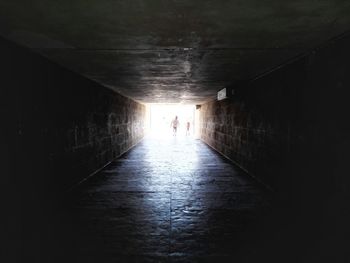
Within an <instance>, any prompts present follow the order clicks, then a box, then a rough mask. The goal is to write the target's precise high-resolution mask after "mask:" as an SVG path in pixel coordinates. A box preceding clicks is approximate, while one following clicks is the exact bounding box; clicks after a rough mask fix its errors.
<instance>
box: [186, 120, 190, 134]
mask: <svg viewBox="0 0 350 263" xmlns="http://www.w3.org/2000/svg"><path fill="white" fill-rule="evenodd" d="M190 126H191V124H190V122H189V121H188V122H187V123H186V136H187V135H190Z"/></svg>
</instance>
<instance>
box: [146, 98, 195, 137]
mask: <svg viewBox="0 0 350 263" xmlns="http://www.w3.org/2000/svg"><path fill="white" fill-rule="evenodd" d="M148 106H149V108H148V116H147V117H148V126H149V132H150V135H151V136H154V137H157V138H170V137H174V136H176V137H181V138H183V137H191V138H197V137H198V121H199V117H198V112H197V110H196V107H195V105H182V104H149V105H148ZM176 116H177V129H176V132H174V129H173V126H174V119H175V117H176ZM175 123H176V121H175Z"/></svg>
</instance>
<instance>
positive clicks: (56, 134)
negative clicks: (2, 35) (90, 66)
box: [0, 40, 145, 191]
mask: <svg viewBox="0 0 350 263" xmlns="http://www.w3.org/2000/svg"><path fill="white" fill-rule="evenodd" d="M0 53H1V60H0V67H1V71H0V74H1V82H2V87H1V92H2V95H3V96H2V99H3V104H2V105H3V106H4V107H3V110H4V112H5V116H6V117H7V121H6V122H5V123H3V126H4V127H3V128H5V127H6V130H7V131H8V137H7V140H6V141H7V142H6V144H7V145H8V147H7V156H9V154H10V153H11V155H10V156H9V157H10V160H9V162H7V163H8V166H7V168H8V170H9V172H10V173H11V174H13V176H12V177H13V178H16V177H18V180H21V182H18V183H21V184H22V183H24V184H26V183H27V185H30V186H33V185H35V186H36V187H35V189H37V186H40V185H41V186H42V188H47V187H48V186H49V185H50V187H54V188H55V189H57V190H58V191H64V190H66V189H68V188H69V187H71V186H72V185H74V184H76V183H77V182H79V181H81V180H82V179H83V178H85V177H87V176H88V175H89V174H91V173H93V172H94V171H96V170H97V169H99V168H101V167H102V166H104V165H105V164H107V163H108V162H109V161H111V160H113V159H114V158H116V157H118V156H120V155H121V154H122V153H124V152H125V151H127V150H128V149H129V148H130V147H132V146H133V145H134V144H136V143H137V142H139V141H140V140H141V139H142V138H143V135H144V130H143V129H144V119H145V106H144V105H142V104H140V103H137V102H135V101H133V100H131V99H129V98H126V97H123V96H121V95H119V94H117V93H115V92H112V91H110V90H109V89H107V88H105V87H102V86H101V85H99V84H97V83H95V82H93V81H91V80H88V79H86V78H84V77H82V76H80V75H78V74H75V73H73V72H71V71H69V70H67V69H64V68H63V67H61V66H59V65H57V64H55V63H52V62H49V61H48V60H47V59H45V58H43V57H40V56H39V55H37V54H34V53H32V52H29V51H28V50H26V49H24V48H20V47H17V46H15V45H13V44H11V43H9V42H7V41H5V40H1V41H0ZM9 136H11V138H10V137H9ZM9 164H10V166H9ZM23 174H25V176H23ZM49 189H50V188H49Z"/></svg>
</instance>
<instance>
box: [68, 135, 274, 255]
mask: <svg viewBox="0 0 350 263" xmlns="http://www.w3.org/2000/svg"><path fill="white" fill-rule="evenodd" d="M73 194H74V198H73V199H72V200H73V201H72V200H71V214H70V216H71V218H73V220H74V222H75V225H74V231H75V237H74V238H73V237H72V238H70V239H71V240H70V242H71V244H72V246H73V248H72V250H74V251H75V261H76V262H213V261H218V262H222V261H231V259H233V257H235V258H236V259H237V257H238V255H241V254H244V253H250V250H249V248H250V247H252V246H251V245H250V244H252V243H253V240H252V239H253V237H254V235H252V233H253V234H254V229H257V228H258V225H259V223H260V219H261V218H262V215H263V214H266V211H268V210H269V209H270V204H269V203H270V201H269V197H268V196H269V194H268V193H267V191H266V190H265V189H264V188H263V187H262V186H261V185H259V184H258V183H257V182H255V181H254V180H253V179H252V178H250V177H249V176H248V175H246V174H245V173H244V172H243V171H242V170H240V169H239V168H238V167H236V166H235V165H234V164H232V163H231V162H229V161H228V160H226V159H225V158H223V157H222V156H220V155H219V154H218V153H216V152H215V151H213V150H212V149H211V148H210V147H208V146H207V145H206V144H204V143H202V142H201V141H199V140H195V139H193V138H175V137H173V138H168V139H164V138H158V139H157V138H146V139H144V140H143V141H142V142H141V143H140V144H138V145H137V146H136V147H134V148H133V149H132V150H131V151H129V152H128V153H126V154H125V155H124V156H122V157H121V158H119V159H118V160H116V161H114V162H112V163H111V164H110V165H109V166H107V167H106V168H105V169H103V170H102V171H101V172H100V173H99V174H97V175H95V176H94V177H93V178H91V179H89V180H87V181H86V182H85V183H83V184H82V185H81V186H80V187H79V188H77V189H75V190H74V192H73ZM236 262H237V261H236Z"/></svg>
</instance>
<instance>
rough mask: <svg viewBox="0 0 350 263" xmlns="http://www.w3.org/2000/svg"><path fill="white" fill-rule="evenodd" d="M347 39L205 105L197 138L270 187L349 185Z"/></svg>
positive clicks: (325, 188) (317, 189)
mask: <svg viewBox="0 0 350 263" xmlns="http://www.w3.org/2000/svg"><path fill="white" fill-rule="evenodd" d="M349 46H350V37H349V36H343V37H340V38H339V39H336V40H333V41H331V42H329V43H327V44H325V45H324V46H322V47H320V48H317V49H315V50H313V51H312V52H310V53H308V54H307V55H305V56H302V57H300V58H299V59H296V60H295V61H292V62H290V63H288V64H287V65H284V66H282V67H280V68H278V69H276V70H274V71H273V72H270V73H269V74H266V75H264V76H261V77H259V78H257V79H255V80H253V81H247V82H245V83H238V84H237V85H235V86H234V88H235V96H234V97H233V98H232V99H226V100H223V101H211V102H208V103H206V104H204V105H202V107H201V139H202V140H203V141H204V142H206V143H207V144H209V145H210V146H212V147H213V148H215V149H216V150H218V151H219V152H221V153H223V154H224V155H226V156H227V157H229V158H230V159H232V160H233V161H235V162H236V163H238V164H239V165H240V166H241V167H243V168H244V169H245V170H246V171H248V173H250V174H251V175H253V176H255V177H257V178H258V179H260V180H261V181H263V182H264V183H266V184H268V185H270V186H272V187H273V188H274V189H275V190H279V191H282V192H283V191H285V190H286V189H289V190H290V191H291V192H293V191H294V192H295V191H304V192H308V191H309V192H310V189H312V194H315V196H318V194H320V196H321V195H322V194H321V193H322V192H326V193H327V194H329V193H335V192H337V191H339V190H340V189H343V190H345V189H344V188H347V189H348V187H349V184H348V179H347V177H346V176H344V172H343V171H347V170H348V169H347V168H345V166H344V163H345V162H344V160H345V158H347V159H348V157H349V150H347V149H349V148H348V147H349V146H350V122H349V121H348V120H349V116H348V112H349V110H350V106H349V105H350V103H349V101H348V100H349V87H350V77H349V76H350V49H349ZM309 187H310V188H309ZM346 191H347V190H346ZM310 195H311V193H310ZM323 196H324V195H323Z"/></svg>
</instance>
